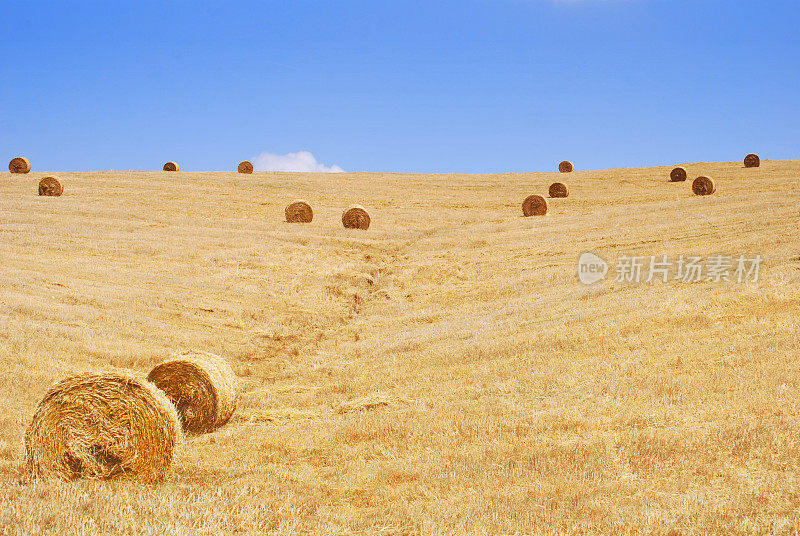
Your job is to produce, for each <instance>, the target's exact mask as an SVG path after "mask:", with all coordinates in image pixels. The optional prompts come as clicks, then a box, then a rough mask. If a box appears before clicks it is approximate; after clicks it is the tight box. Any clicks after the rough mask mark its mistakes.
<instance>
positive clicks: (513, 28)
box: [0, 0, 800, 173]
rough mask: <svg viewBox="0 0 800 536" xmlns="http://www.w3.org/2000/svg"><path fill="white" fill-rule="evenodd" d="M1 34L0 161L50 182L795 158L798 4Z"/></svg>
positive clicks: (341, 14)
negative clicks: (245, 170) (247, 169)
mask: <svg viewBox="0 0 800 536" xmlns="http://www.w3.org/2000/svg"><path fill="white" fill-rule="evenodd" d="M0 20H3V21H4V24H3V32H2V33H1V34H0V61H1V63H0V64H2V66H3V74H2V76H0V125H2V128H0V152H2V153H3V154H4V155H5V156H4V158H6V160H8V159H10V158H11V157H12V156H16V155H25V156H28V157H29V158H30V159H31V161H32V163H33V167H34V169H38V170H77V171H83V170H104V169H159V168H160V167H161V165H162V164H163V162H165V161H167V160H175V161H178V162H179V163H180V165H181V169H182V170H232V169H235V167H236V164H237V163H238V162H239V161H240V160H243V159H248V158H249V159H252V158H255V157H258V156H259V155H262V153H268V154H267V155H266V156H262V157H260V158H259V160H258V162H259V164H260V165H261V167H264V166H272V167H278V168H281V166H283V167H284V168H287V169H288V168H291V167H292V166H300V167H299V168H298V169H306V168H308V169H311V168H314V169H324V168H333V166H338V168H340V169H344V170H348V171H410V172H476V173H477V172H505V171H515V172H522V171H552V170H554V169H555V166H556V165H557V163H558V161H560V160H563V159H569V160H572V161H573V162H574V163H575V165H576V168H578V169H603V168H609V167H628V166H647V165H669V164H673V163H682V162H695V161H719V160H740V159H741V158H743V157H744V155H745V154H747V153H748V152H757V153H759V154H761V155H762V158H775V159H778V158H798V157H800V2H798V1H797V0H793V1H788V0H771V1H769V2H755V1H753V0H750V1H737V0H728V1H703V0H696V1H688V0H460V1H436V0H428V1H396V0H382V1H375V2H366V1H352V0H337V1H311V0H291V1H288V0H287V1H263V2H250V1H242V2H236V1H229V2H202V1H193V2H188V1H186V2H184V1H174V2H151V1H147V0H142V1H137V2H132V1H131V2H128V1H125V0H120V1H106V2H102V3H101V2H82V1H73V2H39V1H35V0H33V1H32V0H27V1H16V0H11V1H9V0H3V1H2V3H0ZM290 153H291V154H293V155H294V156H288V157H287V156H285V155H287V154H290ZM307 153H311V155H308V154H307ZM270 154H271V155H273V156H269V155H270ZM0 156H2V155H0ZM309 157H310V159H309ZM304 166H305V167H304ZM308 166H311V168H309V167H308ZM314 166H316V167H314ZM338 168H334V169H338Z"/></svg>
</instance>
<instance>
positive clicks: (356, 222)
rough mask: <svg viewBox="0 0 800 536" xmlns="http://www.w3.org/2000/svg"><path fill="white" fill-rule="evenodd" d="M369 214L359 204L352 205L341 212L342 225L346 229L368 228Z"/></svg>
mask: <svg viewBox="0 0 800 536" xmlns="http://www.w3.org/2000/svg"><path fill="white" fill-rule="evenodd" d="M369 224H370V219H369V214H368V213H367V211H366V210H365V209H364V207H362V206H361V205H353V206H352V207H350V208H348V209H347V210H345V211H344V213H343V214H342V225H344V226H345V228H346V229H362V230H367V229H369Z"/></svg>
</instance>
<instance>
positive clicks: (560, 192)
mask: <svg viewBox="0 0 800 536" xmlns="http://www.w3.org/2000/svg"><path fill="white" fill-rule="evenodd" d="M548 193H549V194H550V197H567V196H568V195H569V188H568V187H567V185H566V184H564V183H563V182H554V183H553V184H551V185H550V189H549V190H548Z"/></svg>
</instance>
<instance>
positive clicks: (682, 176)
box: [669, 166, 689, 182]
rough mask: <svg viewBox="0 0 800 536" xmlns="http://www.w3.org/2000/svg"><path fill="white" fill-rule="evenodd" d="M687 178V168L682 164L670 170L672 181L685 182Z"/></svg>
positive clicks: (670, 179)
mask: <svg viewBox="0 0 800 536" xmlns="http://www.w3.org/2000/svg"><path fill="white" fill-rule="evenodd" d="M687 178H689V176H688V175H687V174H686V170H685V169H684V168H682V167H680V166H679V167H676V168H674V169H673V170H672V171H670V172H669V181H670V182H685V181H686V179H687Z"/></svg>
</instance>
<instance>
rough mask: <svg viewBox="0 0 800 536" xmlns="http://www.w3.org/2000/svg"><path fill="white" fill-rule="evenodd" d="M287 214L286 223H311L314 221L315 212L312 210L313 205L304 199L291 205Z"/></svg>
mask: <svg viewBox="0 0 800 536" xmlns="http://www.w3.org/2000/svg"><path fill="white" fill-rule="evenodd" d="M285 212H286V221H287V222H289V223H311V220H313V219H314V211H313V210H312V209H311V205H309V204H308V203H306V202H305V201H303V200H302V199H298V200H297V201H293V202H292V203H291V204H289V206H287V207H286V210H285Z"/></svg>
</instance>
